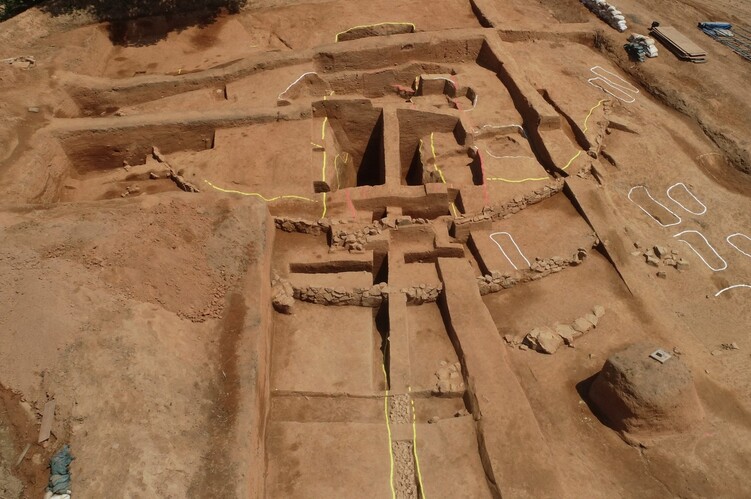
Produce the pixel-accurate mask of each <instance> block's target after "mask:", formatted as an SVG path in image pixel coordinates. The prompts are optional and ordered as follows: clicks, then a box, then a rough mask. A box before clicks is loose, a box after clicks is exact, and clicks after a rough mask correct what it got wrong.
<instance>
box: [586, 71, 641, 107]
mask: <svg viewBox="0 0 751 499" xmlns="http://www.w3.org/2000/svg"><path fill="white" fill-rule="evenodd" d="M597 80H600V81H601V82H603V83H604V84H605V85H608V86H609V87H611V88H612V89H613V90H617V91H619V92H621V93H622V94H623V95H625V96H626V99H631V100H626V99H624V98H623V97H619V96H618V95H616V94H614V93H613V92H611V91H610V90H608V89H607V88H605V87H603V86H602V85H598V84H596V83H592V82H594V81H597ZM587 83H589V84H590V85H592V86H593V87H595V88H599V89H600V90H602V91H603V92H605V93H606V94H609V95H612V96H613V97H615V98H616V99H618V100H621V101H623V102H625V103H626V104H632V103H634V102H636V99H635V98H634V97H633V96H631V95H629V93H628V92H627V91H625V90H624V89H623V87H621V86H620V85H617V84H615V83H613V82H612V81H610V80H608V79H607V78H602V77H601V76H598V77H596V78H590V79H589V80H587Z"/></svg>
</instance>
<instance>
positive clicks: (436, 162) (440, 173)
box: [430, 132, 446, 184]
mask: <svg viewBox="0 0 751 499" xmlns="http://www.w3.org/2000/svg"><path fill="white" fill-rule="evenodd" d="M430 150H431V151H432V152H433V168H435V171H437V172H438V175H440V176H441V182H443V183H444V184H445V183H446V178H445V177H444V176H443V172H442V171H441V169H440V168H438V161H437V160H436V157H435V143H434V142H433V132H430Z"/></svg>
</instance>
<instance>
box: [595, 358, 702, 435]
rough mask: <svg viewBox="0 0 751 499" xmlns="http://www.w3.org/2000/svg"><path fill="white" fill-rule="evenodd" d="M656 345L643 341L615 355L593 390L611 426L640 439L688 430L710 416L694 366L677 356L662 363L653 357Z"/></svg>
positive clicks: (607, 362) (598, 376)
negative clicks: (698, 389)
mask: <svg viewBox="0 0 751 499" xmlns="http://www.w3.org/2000/svg"><path fill="white" fill-rule="evenodd" d="M655 350H657V347H655V346H653V345H649V344H644V343H637V344H634V345H631V346H629V347H628V348H626V349H625V350H622V351H620V352H617V353H615V354H613V355H612V356H611V357H610V358H609V359H608V360H607V361H606V362H605V365H604V366H603V368H602V371H600V373H599V374H598V375H597V378H596V379H595V380H594V382H593V383H592V386H591V387H590V390H589V397H590V400H591V401H592V403H593V404H594V405H595V407H596V408H597V409H598V410H599V411H600V413H601V414H602V416H604V417H605V418H606V419H607V421H608V423H609V424H610V426H611V427H612V428H613V429H615V430H617V431H619V432H621V433H622V434H623V435H624V436H631V437H634V439H635V440H636V441H643V440H644V438H642V437H648V436H650V435H657V434H663V433H673V432H679V431H684V430H686V429H688V428H689V427H691V426H692V425H693V424H694V423H696V422H697V421H699V420H701V419H702V418H703V416H704V411H703V409H702V407H701V404H700V403H699V397H698V395H697V393H696V388H695V386H694V382H693V378H692V376H691V371H690V370H689V368H688V366H687V365H686V364H685V363H684V362H683V361H682V360H681V359H680V358H678V357H677V356H673V357H671V358H670V359H668V360H667V361H666V362H665V363H660V362H659V361H657V360H654V359H652V358H651V357H650V356H649V355H650V354H651V353H652V352H654V351H655Z"/></svg>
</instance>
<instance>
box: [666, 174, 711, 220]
mask: <svg viewBox="0 0 751 499" xmlns="http://www.w3.org/2000/svg"><path fill="white" fill-rule="evenodd" d="M679 185H680V186H682V187H683V189H684V190H685V191H686V192H687V193H688V195H689V196H691V197H692V198H694V201H696V202H697V203H699V204H700V205H701V207H702V208H704V209H703V210H702V211H700V212H698V213H697V212H695V211H691V210H689V209H688V208H686V207H685V206H683V205H682V204H681V203H680V201H677V200H676V199H675V198H673V196H671V195H670V191H671V190H672V189H673V188H674V187H677V186H679ZM665 193H666V194H667V195H668V197H669V198H670V200H671V201H672V202H674V203H675V204H677V205H678V206H680V207H681V208H683V209H684V210H686V211H687V212H689V213H691V214H692V215H704V214H705V213H706V212H707V206H706V205H705V204H704V203H702V202H701V201H699V198H697V197H696V196H694V193H693V192H691V191H690V190H688V187H686V184H684V183H683V182H678V183H677V184H673V185H671V186H670V187H668V189H667V190H666V191H665Z"/></svg>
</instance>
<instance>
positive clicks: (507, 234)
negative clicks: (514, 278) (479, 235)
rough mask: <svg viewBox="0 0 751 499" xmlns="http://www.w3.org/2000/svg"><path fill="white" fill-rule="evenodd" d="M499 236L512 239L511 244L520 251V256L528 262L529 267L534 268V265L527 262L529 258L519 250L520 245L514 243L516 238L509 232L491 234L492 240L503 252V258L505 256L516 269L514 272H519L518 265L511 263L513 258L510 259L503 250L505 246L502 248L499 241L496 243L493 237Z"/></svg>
mask: <svg viewBox="0 0 751 499" xmlns="http://www.w3.org/2000/svg"><path fill="white" fill-rule="evenodd" d="M498 235H501V236H508V238H509V239H511V243H512V244H513V245H514V247H515V248H516V251H518V252H519V254H520V255H521V257H522V258H524V261H525V262H527V267H531V266H532V264H530V263H529V260H527V257H526V256H524V253H522V250H521V249H519V245H518V244H516V241H514V236H512V235H511V234H509V233H508V232H493V233H492V234H490V240H491V241H493V242H494V243H495V245H496V246H498V249H499V250H501V253H503V256H505V257H506V260H508V263H510V264H511V266H512V267H514V270H519V267H517V266H516V265H514V262H512V261H511V258H509V257H508V255H507V254H506V252H505V251H504V250H503V246H501V243H499V242H498V241H496V240H495V238H494V237H493V236H498Z"/></svg>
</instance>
